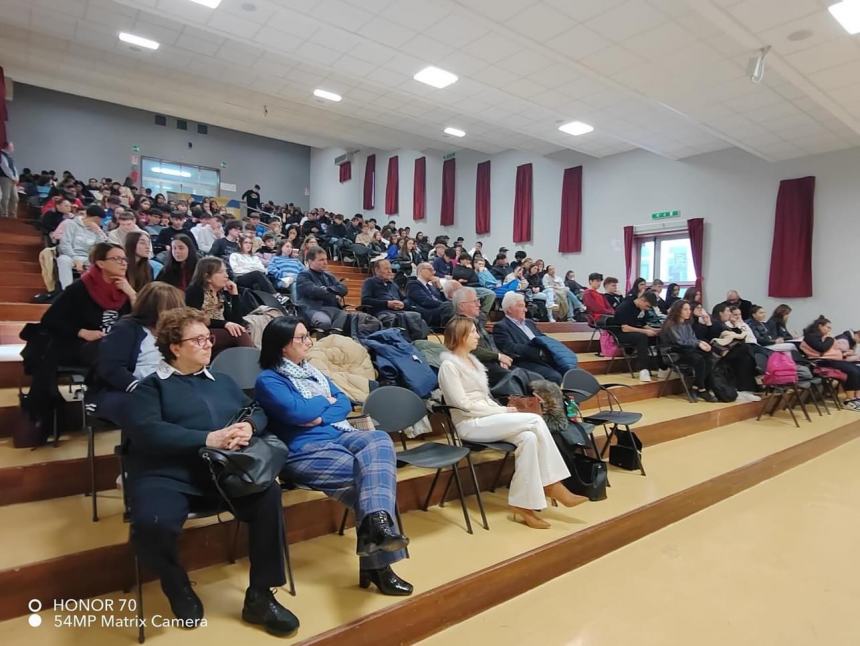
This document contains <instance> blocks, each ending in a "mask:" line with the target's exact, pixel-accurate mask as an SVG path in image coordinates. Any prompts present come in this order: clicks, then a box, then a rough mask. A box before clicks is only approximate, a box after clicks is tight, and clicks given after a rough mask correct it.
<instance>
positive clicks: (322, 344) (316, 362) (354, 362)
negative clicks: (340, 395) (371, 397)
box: [308, 334, 376, 402]
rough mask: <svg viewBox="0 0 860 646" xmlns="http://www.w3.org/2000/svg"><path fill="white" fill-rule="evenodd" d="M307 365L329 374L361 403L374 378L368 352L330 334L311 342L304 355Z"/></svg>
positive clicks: (374, 373) (350, 395)
mask: <svg viewBox="0 0 860 646" xmlns="http://www.w3.org/2000/svg"><path fill="white" fill-rule="evenodd" d="M308 359H309V361H310V362H311V364H312V365H313V366H314V367H316V368H317V369H319V370H320V372H322V373H323V374H325V375H326V376H327V377H329V378H330V379H331V380H332V381H333V382H334V383H335V385H337V387H338V388H340V389H341V390H342V391H343V392H345V393H346V395H347V397H349V398H350V399H352V400H353V401H359V402H363V401H364V400H365V399H367V396H368V394H370V384H369V383H368V382H369V381H370V380H371V379H376V372H375V371H374V370H373V363H372V362H371V361H370V355H369V354H367V350H365V349H364V346H362V345H361V344H360V343H358V342H357V341H354V340H352V339H351V338H349V337H347V336H341V335H339V334H330V335H329V336H327V337H325V338H323V339H320V340H319V341H317V342H316V343H315V344H314V347H313V349H312V350H311V352H310V356H309V357H308Z"/></svg>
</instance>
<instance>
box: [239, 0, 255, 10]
mask: <svg viewBox="0 0 860 646" xmlns="http://www.w3.org/2000/svg"><path fill="white" fill-rule="evenodd" d="M256 10H257V5H255V4H254V3H253V2H243V3H242V11H256Z"/></svg>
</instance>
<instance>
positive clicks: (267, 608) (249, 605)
mask: <svg viewBox="0 0 860 646" xmlns="http://www.w3.org/2000/svg"><path fill="white" fill-rule="evenodd" d="M242 619H244V620H245V621H247V622H248V623H249V624H257V625H261V626H263V628H265V629H266V632H267V633H269V634H270V635H275V636H277V637H283V636H285V635H289V634H290V633H292V632H294V631H295V630H297V629H298V627H299V619H298V617H296V616H295V615H294V614H293V613H291V612H290V611H289V610H287V609H286V608H284V606H282V605H281V604H280V603H278V602H277V601H276V600H275V595H274V594H272V591H271V590H269V589H268V588H266V589H265V590H256V589H255V588H248V589H247V590H246V591H245V605H244V606H243V607H242Z"/></svg>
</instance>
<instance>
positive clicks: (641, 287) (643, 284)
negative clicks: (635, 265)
mask: <svg viewBox="0 0 860 646" xmlns="http://www.w3.org/2000/svg"><path fill="white" fill-rule="evenodd" d="M646 291H648V282H647V281H646V280H645V279H644V278H642V277H641V276H640V277H639V278H637V279H636V280H634V281H633V286H632V287H631V288H630V289H629V290H627V294H626V295H625V298H630V297H631V296H632V297H633V298H634V299H637V298H639V297H640V296H642V294H644V293H645V292H646ZM654 306H655V307H656V303H655V305H654Z"/></svg>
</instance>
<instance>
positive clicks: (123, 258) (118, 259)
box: [105, 256, 128, 265]
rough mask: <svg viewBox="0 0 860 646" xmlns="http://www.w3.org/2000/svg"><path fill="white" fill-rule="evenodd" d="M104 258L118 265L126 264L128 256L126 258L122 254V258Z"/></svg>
mask: <svg viewBox="0 0 860 646" xmlns="http://www.w3.org/2000/svg"><path fill="white" fill-rule="evenodd" d="M105 260H110V261H111V262H115V263H116V264H118V265H127V264H128V258H126V257H124V256H123V257H122V258H120V257H119V256H114V257H113V258H105Z"/></svg>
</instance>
